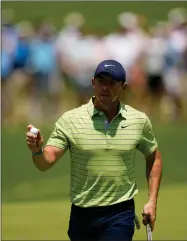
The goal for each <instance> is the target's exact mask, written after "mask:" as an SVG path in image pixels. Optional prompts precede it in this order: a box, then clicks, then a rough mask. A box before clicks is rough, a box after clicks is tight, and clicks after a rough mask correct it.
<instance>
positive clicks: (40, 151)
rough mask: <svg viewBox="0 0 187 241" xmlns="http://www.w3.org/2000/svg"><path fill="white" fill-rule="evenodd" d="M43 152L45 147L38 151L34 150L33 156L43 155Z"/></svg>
mask: <svg viewBox="0 0 187 241" xmlns="http://www.w3.org/2000/svg"><path fill="white" fill-rule="evenodd" d="M42 154H43V148H41V149H40V150H39V151H37V152H32V155H33V156H41V155H42Z"/></svg>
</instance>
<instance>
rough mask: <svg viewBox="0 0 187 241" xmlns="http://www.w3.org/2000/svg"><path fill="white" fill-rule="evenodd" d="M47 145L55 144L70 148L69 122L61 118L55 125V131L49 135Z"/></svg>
mask: <svg viewBox="0 0 187 241" xmlns="http://www.w3.org/2000/svg"><path fill="white" fill-rule="evenodd" d="M46 146H55V147H58V148H60V149H64V150H67V149H68V148H69V141H68V126H67V122H66V121H65V120H64V119H63V118H60V119H59V120H58V121H57V122H56V123H55V126H54V129H53V132H52V133H51V136H50V137H49V139H48V141H47V143H46Z"/></svg>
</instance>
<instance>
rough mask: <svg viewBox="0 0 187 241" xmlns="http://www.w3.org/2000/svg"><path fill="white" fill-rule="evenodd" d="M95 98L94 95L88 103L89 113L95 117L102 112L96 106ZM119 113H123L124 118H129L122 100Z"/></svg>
mask: <svg viewBox="0 0 187 241" xmlns="http://www.w3.org/2000/svg"><path fill="white" fill-rule="evenodd" d="M93 99H94V96H93V97H92V98H91V99H90V100H89V102H88V104H87V110H88V113H89V115H90V116H91V118H93V117H94V116H96V115H99V114H100V113H101V111H99V110H98V109H96V108H95V106H94V104H93ZM118 115H121V116H122V117H123V118H125V119H127V109H126V107H125V105H124V104H123V103H122V102H121V101H120V107H119V112H118Z"/></svg>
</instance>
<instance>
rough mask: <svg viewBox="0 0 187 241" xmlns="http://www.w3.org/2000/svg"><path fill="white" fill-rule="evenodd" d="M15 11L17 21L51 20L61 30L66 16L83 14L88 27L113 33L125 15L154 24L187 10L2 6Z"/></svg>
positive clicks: (133, 5) (88, 4)
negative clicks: (129, 13)
mask: <svg viewBox="0 0 187 241" xmlns="http://www.w3.org/2000/svg"><path fill="white" fill-rule="evenodd" d="M7 7H11V8H12V9H14V10H15V21H16V22H17V21H21V20H31V21H33V22H37V21H38V19H41V18H47V19H51V20H52V21H53V23H54V24H55V25H56V26H57V28H59V27H61V26H62V23H63V18H64V15H65V14H67V13H68V12H70V11H80V12H81V13H82V14H83V15H84V16H85V19H86V25H87V27H91V29H99V30H100V31H103V32H109V31H111V30H114V29H115V28H116V27H117V21H116V15H117V14H118V13H120V12H122V11H134V12H136V13H137V14H141V15H144V16H145V17H146V18H147V19H148V22H149V23H150V24H152V23H154V22H155V21H157V20H165V19H166V18H167V13H168V11H169V10H170V9H172V8H175V7H187V3H186V2H184V1H183V2H182V1H173V2H167V1H165V2H164V1H163V2H159V1H155V2H153V1H151V2H147V1H137V2H134V1H133V2H132V1H129V2H121V1H120V2H117V1H115V2H114V1H110V2H105V1H104V2H102V1H97V2H94V1H82V2H78V1H75V2H72V1H71V2H68V1H66V2H53V1H52V2H39V1H38V2H36V1H30V2H8V1H4V2H3V3H2V8H7Z"/></svg>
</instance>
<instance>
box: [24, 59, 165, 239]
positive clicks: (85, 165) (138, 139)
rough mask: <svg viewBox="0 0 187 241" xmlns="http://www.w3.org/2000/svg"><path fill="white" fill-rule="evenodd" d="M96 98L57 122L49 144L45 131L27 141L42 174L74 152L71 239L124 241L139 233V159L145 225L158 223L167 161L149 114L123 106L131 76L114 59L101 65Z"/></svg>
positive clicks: (94, 87)
mask: <svg viewBox="0 0 187 241" xmlns="http://www.w3.org/2000/svg"><path fill="white" fill-rule="evenodd" d="M92 86H93V90H94V96H93V97H92V98H91V99H90V101H89V102H88V103H87V104H84V105H82V106H80V107H78V108H75V109H73V110H70V111H67V112H65V113H64V114H63V115H62V116H61V117H60V118H59V119H58V120H57V122H56V123H55V125H54V130H53V131H52V134H51V136H50V138H49V139H48V141H47V143H46V145H45V146H44V139H43V137H42V135H41V133H40V130H39V133H38V135H37V137H35V136H34V135H33V134H31V133H30V132H29V130H30V128H31V127H32V125H29V126H28V132H27V133H26V141H27V145H28V148H29V149H30V150H31V152H32V159H33V161H34V164H35V165H36V167H37V168H38V169H39V170H41V171H46V170H48V169H49V168H51V167H52V166H53V165H54V164H55V163H56V162H57V160H59V159H60V158H61V157H62V156H63V155H64V154H65V152H66V151H67V150H69V152H70V157H71V164H70V166H71V169H70V177H71V181H70V201H71V203H72V206H71V214H70V221H69V229H68V235H69V238H70V240H71V241H91V240H92V241H114V240H115V241H124V240H128V241H130V240H132V237H133V234H134V218H135V204H134V196H135V195H136V194H137V193H138V189H137V185H136V179H135V155H136V150H137V149H138V150H139V151H140V152H142V153H143V154H144V156H145V160H146V175H147V181H148V197H147V200H146V204H145V206H144V207H143V213H142V215H143V223H144V224H147V222H148V221H150V224H151V228H152V230H153V229H154V223H155V219H156V208H157V199H158V191H159V186H160V181H161V174H162V159H161V154H160V152H159V150H158V145H157V141H156V139H155V136H154V134H153V131H152V125H151V122H150V120H149V118H148V117H147V115H146V114H145V113H142V112H140V111H138V110H136V109H134V108H132V107H130V106H128V105H125V104H123V103H121V101H120V94H121V93H122V91H125V88H126V86H127V84H126V73H125V70H124V68H123V67H122V65H121V64H120V63H119V62H117V61H115V60H105V61H103V62H101V63H100V64H99V65H98V66H97V68H96V71H95V74H94V77H93V79H92Z"/></svg>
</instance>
